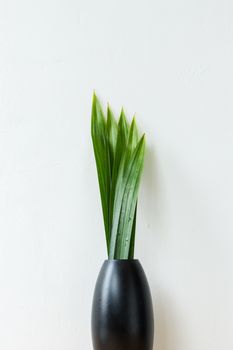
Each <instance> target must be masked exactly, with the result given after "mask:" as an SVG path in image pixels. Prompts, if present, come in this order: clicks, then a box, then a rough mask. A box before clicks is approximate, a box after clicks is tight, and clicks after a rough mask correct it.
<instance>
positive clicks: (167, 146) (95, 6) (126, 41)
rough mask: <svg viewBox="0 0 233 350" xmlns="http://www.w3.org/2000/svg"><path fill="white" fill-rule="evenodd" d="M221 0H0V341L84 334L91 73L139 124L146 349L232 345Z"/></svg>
mask: <svg viewBox="0 0 233 350" xmlns="http://www.w3.org/2000/svg"><path fill="white" fill-rule="evenodd" d="M232 62H233V3H232V1H231V0H190V1H185V0H177V1H173V0H165V1H164V0H157V1H145V0H144V1H135V0H134V1H123V0H118V1H112V0H100V1H89V0H85V1H80V0H76V1H73V0H66V1H64V0H57V1H55V0H41V1H29V0H21V1H16V0H1V2H0V348H1V349H2V350H31V349H33V350H41V349H43V350H77V349H79V350H81V349H82V350H91V338H90V307H91V299H92V293H93V287H94V283H95V279H96V275H97V272H98V270H99V268H100V265H101V263H102V261H103V259H105V243H104V233H103V222H102V216H101V207H100V200H99V193H98V185H97V178H96V170H95V164H94V158H93V154H92V145H91V140H90V107H91V95H92V91H93V89H96V92H97V94H98V95H99V97H100V98H101V99H102V101H103V103H104V104H106V102H107V101H109V102H110V103H111V104H112V107H113V110H114V111H115V112H116V113H118V112H119V110H120V108H121V105H122V104H123V105H124V106H125V109H126V111H127V113H128V115H129V116H132V115H133V113H135V112H136V115H137V120H138V123H139V125H140V126H141V129H142V130H144V131H145V132H146V135H147V145H148V148H147V155H146V162H145V172H144V177H143V180H142V187H141V192H140V203H139V214H138V225H137V242H136V256H137V257H138V258H139V259H140V260H141V262H142V264H143V265H144V268H145V271H146V273H147V276H148V279H149V281H150V285H151V289H152V293H153V298H154V302H155V304H156V347H155V349H156V350H219V349H224V350H232V349H233V333H232V323H233V302H232V295H233V273H232V265H233V256H232V246H233V222H232V197H233V185H232V178H233V157H232V154H233V138H232V128H233V119H232V117H233V102H232V91H233V64H232Z"/></svg>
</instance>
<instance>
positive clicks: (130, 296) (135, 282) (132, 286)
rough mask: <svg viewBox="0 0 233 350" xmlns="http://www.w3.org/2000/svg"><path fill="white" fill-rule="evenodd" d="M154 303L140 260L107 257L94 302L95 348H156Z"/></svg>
mask: <svg viewBox="0 0 233 350" xmlns="http://www.w3.org/2000/svg"><path fill="white" fill-rule="evenodd" d="M153 338H154V318H153V306H152V299H151V293H150V289H149V285H148V282H147V279H146V276H145V273H144V271H143V268H142V266H141V264H140V262H139V261H138V260H133V259H132V260H105V262H104V263H103V266H102V268H101V271H100V273H99V276H98V279H97V282H96V286H95V292H94V298H93V304H92V340H93V347H94V350H152V348H153Z"/></svg>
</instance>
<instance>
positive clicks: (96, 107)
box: [91, 94, 111, 250]
mask: <svg viewBox="0 0 233 350" xmlns="http://www.w3.org/2000/svg"><path fill="white" fill-rule="evenodd" d="M91 135H92V142H93V148H94V154H95V160H96V167H97V173H98V180H99V188H100V195H101V202H102V211H103V218H104V227H105V236H106V243H107V250H109V244H110V226H109V197H110V182H111V169H110V159H109V150H108V138H107V126H106V120H105V117H104V113H103V111H102V108H101V105H100V103H99V101H98V99H97V97H96V95H95V94H94V95H93V101H92V117H91Z"/></svg>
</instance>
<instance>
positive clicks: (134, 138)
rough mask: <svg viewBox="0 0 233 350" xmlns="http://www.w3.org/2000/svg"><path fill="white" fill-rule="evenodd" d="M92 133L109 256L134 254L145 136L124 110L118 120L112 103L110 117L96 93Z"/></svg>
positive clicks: (123, 257) (130, 257) (118, 257)
mask: <svg viewBox="0 0 233 350" xmlns="http://www.w3.org/2000/svg"><path fill="white" fill-rule="evenodd" d="M91 135H92V141H93V148H94V154H95V160H96V167H97V173H98V180H99V188H100V195H101V202H102V211H103V218H104V227H105V236H106V243H107V251H108V258H109V259H132V258H133V257H134V242H135V228H136V216H137V198H138V190H139V183H140V178H141V174H142V169H143V161H144V153H145V136H144V135H143V136H142V137H141V138H139V135H138V130H137V125H136V122H135V118H133V120H132V122H131V124H130V125H129V124H128V122H127V120H126V116H125V113H124V110H123V109H122V110H121V113H120V117H119V120H118V122H116V120H115V118H114V115H113V113H112V111H111V109H110V107H109V106H108V108H107V118H106V117H105V115H104V113H103V110H102V108H101V105H100V102H99V100H98V98H97V97H96V95H95V94H94V95H93V101H92V117H91Z"/></svg>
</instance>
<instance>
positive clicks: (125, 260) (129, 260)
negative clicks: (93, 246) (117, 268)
mask: <svg viewBox="0 0 233 350" xmlns="http://www.w3.org/2000/svg"><path fill="white" fill-rule="evenodd" d="M104 261H105V262H110V261H112V262H138V261H139V260H138V259H105V260H104Z"/></svg>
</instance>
